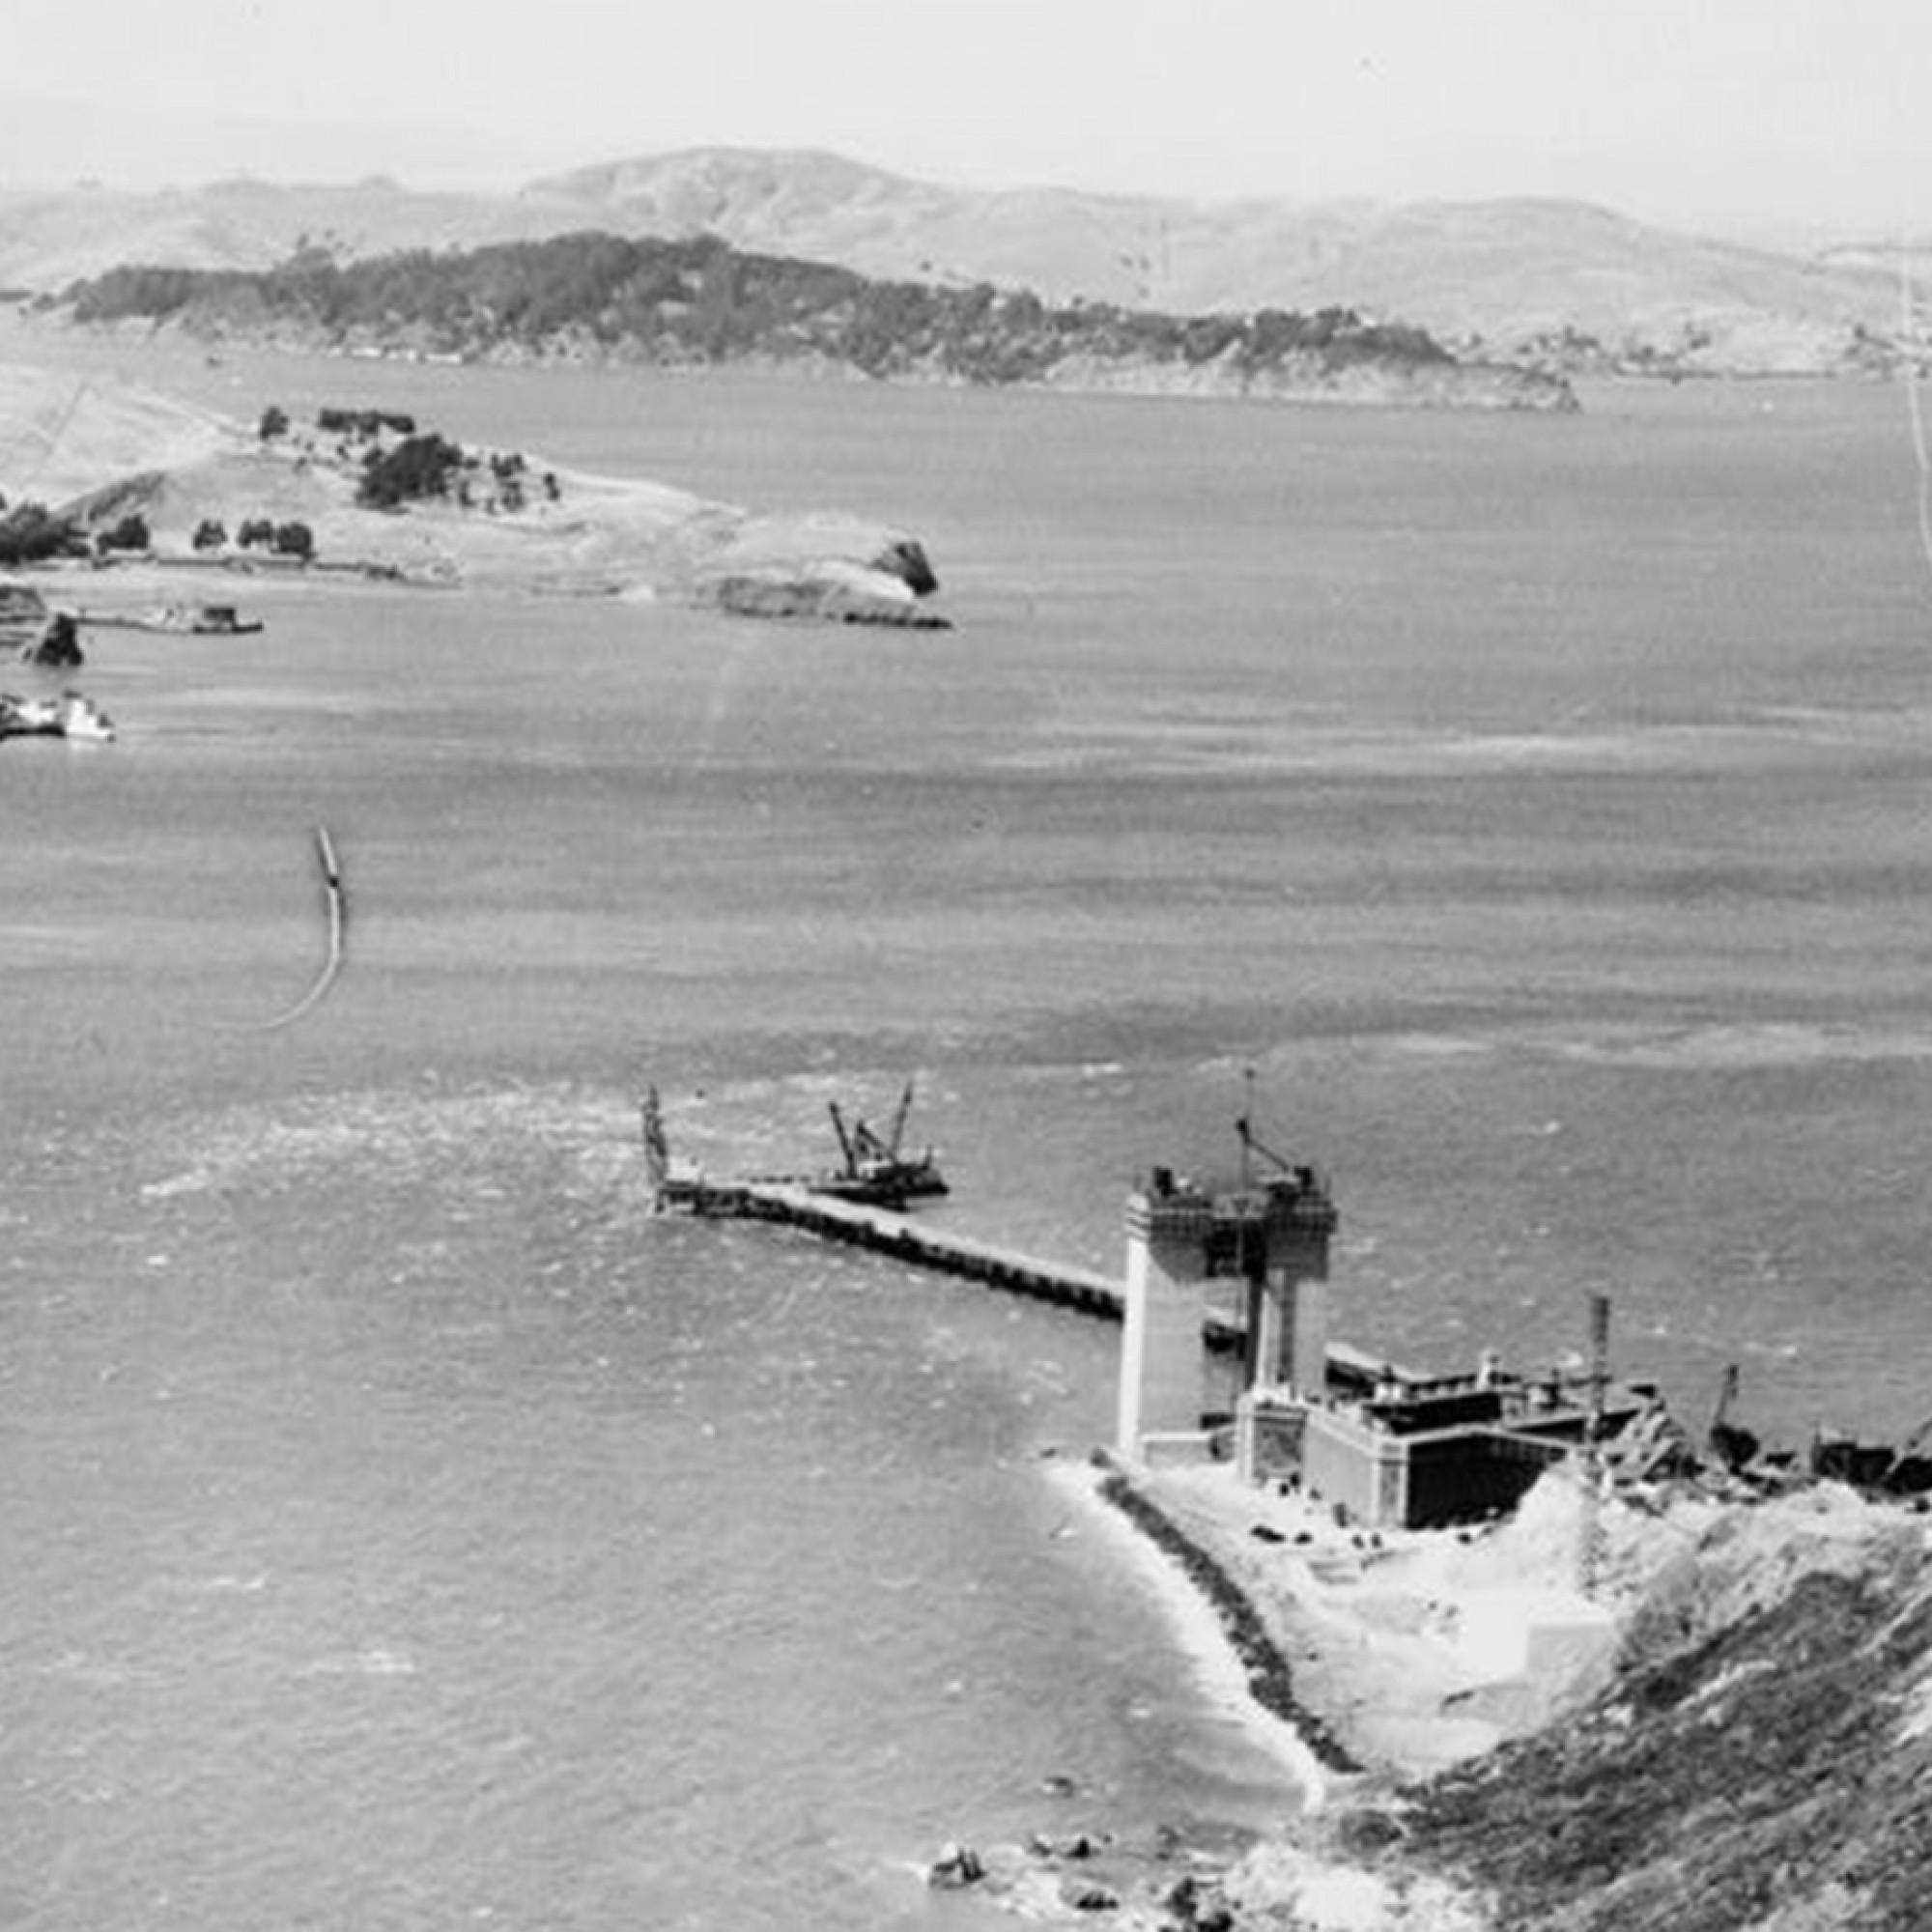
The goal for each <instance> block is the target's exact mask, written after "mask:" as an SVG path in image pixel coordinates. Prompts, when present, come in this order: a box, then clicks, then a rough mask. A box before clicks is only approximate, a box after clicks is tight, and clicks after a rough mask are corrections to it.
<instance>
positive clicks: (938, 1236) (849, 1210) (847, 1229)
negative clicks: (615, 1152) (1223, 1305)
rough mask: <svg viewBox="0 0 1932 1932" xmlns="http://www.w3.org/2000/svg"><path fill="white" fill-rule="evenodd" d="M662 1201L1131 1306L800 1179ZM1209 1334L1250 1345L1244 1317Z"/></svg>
mask: <svg viewBox="0 0 1932 1932" xmlns="http://www.w3.org/2000/svg"><path fill="white" fill-rule="evenodd" d="M663 1200H664V1205H665V1206H666V1207H668V1208H682V1209H684V1210H686V1211H688V1212H690V1213H693V1214H697V1215H703V1216H711V1217H716V1218H719V1219H725V1220H737V1221H767V1222H773V1223H776V1224H778V1225H779V1226H781V1227H787V1228H798V1229H800V1230H802V1231H803V1232H804V1233H806V1234H809V1235H815V1236H818V1237H819V1238H820V1239H821V1240H826V1241H840V1242H843V1243H844V1244H845V1245H846V1246H848V1247H855V1248H867V1249H869V1250H871V1252H872V1253H874V1254H880V1255H887V1256H890V1257H891V1258H892V1259H893V1260H895V1261H899V1262H904V1263H906V1264H908V1265H910V1266H913V1267H923V1268H931V1269H932V1270H934V1271H935V1272H936V1273H939V1274H952V1275H963V1276H964V1277H965V1278H966V1279H968V1280H969V1281H980V1282H984V1283H985V1284H986V1285H987V1286H988V1287H989V1288H998V1289H1004V1290H1006V1291H1007V1292H1008V1293H1011V1294H1023V1295H1026V1296H1027V1297H1028V1298H1029V1299H1031V1300H1035V1301H1046V1302H1052V1303H1053V1304H1055V1305H1056V1306H1058V1307H1062V1308H1072V1309H1077V1310H1078V1311H1079V1312H1080V1313H1082V1314H1083V1315H1097V1316H1099V1317H1101V1318H1102V1319H1103V1320H1105V1321H1121V1320H1122V1317H1123V1315H1124V1313H1125V1309H1126V1291H1125V1289H1124V1287H1123V1286H1122V1283H1121V1282H1119V1281H1118V1280H1115V1279H1114V1278H1113V1277H1111V1276H1109V1275H1104V1274H1099V1273H1096V1272H1095V1271H1094V1270H1093V1269H1092V1268H1083V1267H1076V1266H1074V1265H1073V1264H1070V1263H1067V1262H1055V1261H1042V1260H1040V1259H1039V1258H1038V1257H1037V1256H1035V1255H1027V1254H1021V1253H1020V1252H1019V1251H1018V1250H1017V1249H1015V1248H1005V1247H1000V1246H998V1245H997V1244H995V1243H993V1242H990V1241H980V1240H976V1239H974V1238H973V1236H970V1235H962V1234H958V1233H956V1232H955V1231H953V1230H952V1229H950V1228H941V1227H935V1226H934V1225H932V1224H931V1223H930V1222H927V1221H921V1220H916V1219H915V1218H914V1217H913V1216H912V1215H910V1214H901V1213H897V1212H895V1210H894V1209H892V1208H877V1207H869V1206H867V1205H864V1204H862V1203H859V1202H853V1201H840V1200H838V1199H837V1198H836V1197H834V1196H832V1195H827V1194H820V1193H816V1192H814V1191H813V1190H812V1189H811V1188H810V1187H808V1186H805V1185H804V1184H802V1183H798V1182H791V1181H783V1180H738V1181H722V1182H720V1181H684V1182H679V1181H676V1180H673V1181H672V1182H671V1183H670V1185H669V1186H668V1188H666V1189H665V1190H664V1195H663ZM1204 1334H1205V1339H1206V1340H1207V1343H1208V1347H1210V1348H1212V1349H1215V1350H1221V1351H1224V1352H1228V1353H1236V1352H1238V1351H1239V1350H1241V1349H1242V1348H1243V1347H1244V1346H1245V1343H1246V1330H1245V1328H1244V1327H1243V1325H1242V1323H1241V1322H1240V1321H1238V1320H1236V1319H1235V1318H1234V1317H1232V1316H1228V1315H1223V1314H1219V1313H1216V1312H1214V1311H1211V1310H1210V1311H1209V1312H1208V1315H1207V1317H1206V1319H1205V1321H1204Z"/></svg>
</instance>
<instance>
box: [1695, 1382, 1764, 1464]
mask: <svg viewBox="0 0 1932 1932" xmlns="http://www.w3.org/2000/svg"><path fill="white" fill-rule="evenodd" d="M1737 1399H1738V1365H1737V1364H1736V1363H1735V1362H1733V1363H1731V1365H1730V1366H1729V1367H1728V1368H1727V1369H1725V1371H1724V1378H1723V1381H1722V1382H1721V1383H1720V1384H1719V1390H1718V1406H1717V1408H1716V1410H1715V1411H1714V1412H1713V1414H1712V1416H1711V1427H1710V1429H1709V1430H1708V1431H1707V1432H1706V1434H1705V1437H1704V1439H1705V1441H1706V1443H1707V1444H1708V1445H1709V1447H1710V1451H1711V1454H1712V1455H1713V1456H1715V1457H1716V1458H1717V1459H1718V1462H1719V1463H1720V1464H1721V1465H1722V1466H1723V1467H1724V1468H1725V1469H1727V1470H1728V1471H1729V1472H1730V1473H1731V1474H1732V1475H1734V1476H1735V1475H1737V1474H1738V1473H1739V1471H1740V1470H1742V1469H1743V1468H1744V1467H1745V1465H1746V1464H1747V1463H1749V1462H1751V1461H1752V1460H1753V1459H1754V1458H1755V1457H1756V1455H1757V1452H1758V1439H1757V1437H1756V1436H1755V1435H1752V1434H1751V1433H1750V1431H1749V1430H1748V1429H1740V1428H1739V1427H1738V1425H1737V1424H1736V1423H1734V1422H1733V1421H1732V1420H1731V1405H1732V1403H1734V1402H1735V1401H1736V1400H1737Z"/></svg>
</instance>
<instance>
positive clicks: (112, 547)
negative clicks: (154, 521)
mask: <svg viewBox="0 0 1932 1932" xmlns="http://www.w3.org/2000/svg"><path fill="white" fill-rule="evenodd" d="M153 543H154V536H153V534H152V532H151V531H150V530H149V528H148V520H147V518H145V517H144V516H142V515H141V514H140V513H139V512H138V511H130V512H129V513H128V515H127V516H125V517H123V518H122V519H121V521H120V522H119V523H117V524H115V525H113V526H111V527H110V528H108V529H104V530H100V531H99V532H98V533H97V534H96V536H95V539H94V548H95V549H96V551H98V552H99V554H100V555H102V556H105V555H106V554H108V553H109V552H110V551H117V550H147V549H149V548H150V547H151V546H152V545H153Z"/></svg>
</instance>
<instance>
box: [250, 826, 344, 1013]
mask: <svg viewBox="0 0 1932 1932" xmlns="http://www.w3.org/2000/svg"><path fill="white" fill-rule="evenodd" d="M315 856H316V861H317V863H318V864H319V865H320V866H321V867H322V888H323V893H324V895H325V896H326V897H327V902H328V957H327V960H326V961H325V962H324V963H323V968H322V972H321V973H320V975H319V976H318V977H317V979H316V981H315V984H314V985H312V986H311V987H310V988H309V989H308V991H307V992H306V993H304V994H303V995H302V996H301V998H300V999H299V1000H298V1001H297V1002H296V1003H295V1005H294V1006H292V1007H291V1008H290V1009H288V1011H287V1012H285V1013H277V1014H276V1015H275V1017H274V1018H273V1019H271V1020H259V1021H257V1022H256V1025H257V1026H258V1028H259V1029H260V1030H261V1031H262V1032H264V1033H268V1032H270V1031H272V1030H273V1029H274V1028H276V1027H285V1026H292V1025H294V1023H295V1022H296V1021H297V1020H298V1019H300V1018H301V1016H302V1015H303V1014H304V1013H305V1012H308V1011H309V1010H310V1009H312V1008H313V1007H314V1006H315V1005H316V1004H317V1002H318V1001H320V1000H321V999H322V998H323V996H324V995H325V994H326V993H327V991H328V989H329V987H331V986H332V985H334V983H335V979H336V975H337V974H338V973H340V972H341V971H342V937H343V931H344V928H345V926H346V925H347V923H348V915H349V900H348V894H347V892H346V890H345V888H344V886H343V883H342V867H340V866H339V865H338V864H337V863H336V858H335V847H334V845H333V844H332V843H331V842H330V840H329V837H328V827H327V826H326V825H318V826H317V827H316V828H315Z"/></svg>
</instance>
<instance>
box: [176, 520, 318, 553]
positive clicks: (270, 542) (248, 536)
mask: <svg viewBox="0 0 1932 1932" xmlns="http://www.w3.org/2000/svg"><path fill="white" fill-rule="evenodd" d="M204 537H206V538H207V539H208V540H207V541H206V542H204ZM227 540H228V539H227V532H226V531H224V530H223V529H222V527H221V526H220V525H219V524H218V523H215V522H213V520H212V519H211V520H209V521H207V522H205V523H203V524H202V525H201V526H200V528H198V529H197V530H196V531H195V533H194V547H195V549H196V550H214V549H218V548H219V547H220V545H222V544H224V543H225V542H227ZM235 542H236V545H237V547H238V548H239V549H241V550H265V551H268V552H269V553H270V554H272V555H274V556H293V557H298V558H300V560H301V561H302V562H303V563H306V562H307V561H308V560H309V558H310V557H312V556H313V555H314V554H315V532H314V531H313V530H312V529H310V528H309V526H307V525H306V524H303V523H297V522H293V521H291V522H289V523H285V524H277V523H271V522H270V520H269V519H268V518H267V517H249V518H247V519H246V520H245V521H244V522H243V523H241V525H240V526H238V528H237V529H236V532H235Z"/></svg>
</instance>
